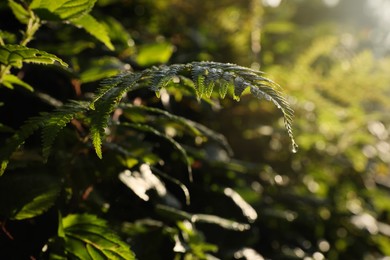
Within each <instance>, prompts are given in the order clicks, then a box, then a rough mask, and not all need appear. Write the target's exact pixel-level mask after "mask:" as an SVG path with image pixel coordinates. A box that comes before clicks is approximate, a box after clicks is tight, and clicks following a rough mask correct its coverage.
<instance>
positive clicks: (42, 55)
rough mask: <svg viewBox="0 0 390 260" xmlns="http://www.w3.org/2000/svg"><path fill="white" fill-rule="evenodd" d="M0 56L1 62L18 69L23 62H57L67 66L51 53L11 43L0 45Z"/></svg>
mask: <svg viewBox="0 0 390 260" xmlns="http://www.w3.org/2000/svg"><path fill="white" fill-rule="evenodd" d="M0 57H1V58H0V63H1V64H3V65H5V66H12V67H16V68H19V69H20V68H21V67H22V65H23V63H38V64H53V63H55V62H59V63H60V64H61V65H62V66H65V67H67V66H68V65H67V64H66V63H65V62H63V61H62V60H61V59H60V58H58V57H56V56H55V55H53V54H49V53H47V52H44V51H40V50H37V49H32V48H27V47H25V46H20V45H13V44H7V45H4V46H0Z"/></svg>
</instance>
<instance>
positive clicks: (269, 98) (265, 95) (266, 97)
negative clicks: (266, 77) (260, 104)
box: [264, 94, 272, 101]
mask: <svg viewBox="0 0 390 260" xmlns="http://www.w3.org/2000/svg"><path fill="white" fill-rule="evenodd" d="M264 98H265V99H266V100H268V101H270V100H271V99H272V98H271V96H270V95H268V94H264Z"/></svg>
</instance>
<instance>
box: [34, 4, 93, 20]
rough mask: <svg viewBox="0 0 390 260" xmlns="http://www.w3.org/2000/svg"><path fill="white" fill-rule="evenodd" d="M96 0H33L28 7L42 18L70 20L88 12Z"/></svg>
mask: <svg viewBox="0 0 390 260" xmlns="http://www.w3.org/2000/svg"><path fill="white" fill-rule="evenodd" d="M95 3H96V0H56V1H53V0H33V1H32V3H31V4H30V8H31V9H33V10H34V12H36V13H37V14H38V16H39V17H40V18H41V19H43V20H49V21H53V20H54V21H55V20H72V19H77V18H80V17H81V16H83V15H86V14H87V13H89V12H90V11H91V10H92V8H93V6H94V5H95Z"/></svg>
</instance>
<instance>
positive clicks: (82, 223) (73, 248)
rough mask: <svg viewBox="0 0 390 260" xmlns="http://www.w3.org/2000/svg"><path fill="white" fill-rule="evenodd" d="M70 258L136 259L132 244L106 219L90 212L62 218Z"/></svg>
mask: <svg viewBox="0 0 390 260" xmlns="http://www.w3.org/2000/svg"><path fill="white" fill-rule="evenodd" d="M62 228H63V230H62V231H61V232H59V233H60V234H61V233H63V236H64V237H63V238H64V240H65V245H64V251H65V253H66V255H67V257H68V258H76V259H92V260H95V259H123V260H132V259H135V255H134V253H133V252H132V251H131V250H130V246H129V245H128V244H126V243H125V242H123V241H122V240H121V239H120V237H119V236H118V235H116V234H115V233H114V232H113V231H112V230H111V229H110V228H108V226H107V223H106V221H104V220H102V219H100V218H98V217H96V216H94V215H89V214H72V215H68V216H67V217H65V218H63V219H62Z"/></svg>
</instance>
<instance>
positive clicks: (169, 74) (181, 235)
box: [0, 0, 297, 259]
mask: <svg viewBox="0 0 390 260" xmlns="http://www.w3.org/2000/svg"><path fill="white" fill-rule="evenodd" d="M95 2H96V1H95V0H62V1H45V0H34V1H32V2H31V3H30V4H27V2H24V1H21V2H20V3H19V2H17V1H13V0H9V1H8V3H9V7H10V8H11V10H12V11H13V13H14V15H15V16H16V18H17V19H18V20H19V21H20V22H21V23H23V24H26V31H25V32H24V34H23V37H22V40H21V41H20V43H19V44H9V43H5V41H4V40H3V37H2V36H4V35H5V34H4V33H2V34H1V35H0V64H1V65H0V84H1V85H2V86H5V87H8V88H11V89H12V88H13V87H14V85H19V86H22V87H24V88H26V89H28V90H29V91H33V87H32V86H31V85H29V84H28V83H26V82H24V81H22V80H21V79H20V78H19V77H17V76H16V75H14V74H13V73H11V72H12V69H14V68H16V69H20V68H22V66H23V64H24V63H38V64H58V63H59V64H60V65H61V66H63V67H64V68H65V67H67V66H68V64H67V63H65V62H64V61H63V60H62V59H60V58H58V57H57V56H55V55H53V54H49V53H47V52H44V51H41V50H38V49H35V48H29V47H27V44H28V43H29V42H30V41H31V40H32V39H33V37H34V35H35V33H36V32H37V31H38V29H39V28H40V26H41V25H43V23H44V22H49V21H50V22H58V21H62V22H67V23H70V24H72V25H75V26H78V27H82V28H84V29H85V30H86V31H87V32H89V33H90V34H92V35H93V36H94V37H96V38H97V39H98V40H99V41H101V42H102V43H103V44H104V45H105V46H106V47H107V48H108V49H110V50H113V49H114V46H113V45H112V44H111V41H110V39H109V37H108V34H107V32H106V31H105V30H104V27H103V26H102V25H101V24H100V23H99V22H97V21H96V20H95V18H93V17H92V16H91V15H90V14H89V13H90V11H91V10H92V8H93V6H94V4H95ZM143 88H149V89H150V90H152V91H155V92H156V95H157V96H159V95H160V94H159V93H160V92H161V91H164V90H166V89H167V90H168V91H169V89H171V88H175V89H178V90H179V91H180V89H183V90H186V91H189V92H190V93H192V94H191V95H193V96H195V97H196V98H197V99H198V100H199V101H201V100H209V99H210V98H214V97H218V96H219V97H220V98H225V96H226V95H227V94H228V93H230V94H231V96H232V97H233V98H234V99H235V100H239V99H240V96H241V95H242V94H243V92H244V91H245V90H247V89H249V90H250V92H251V93H252V94H253V95H254V96H255V97H257V98H260V99H261V98H264V99H266V100H267V101H271V102H272V103H273V104H274V105H275V106H276V107H277V108H278V109H280V111H281V112H282V114H283V117H284V123H285V127H286V129H287V133H288V135H289V137H290V138H291V142H292V150H293V151H295V150H296V148H297V145H296V143H295V141H294V138H293V133H292V126H291V124H292V117H293V111H292V109H291V108H290V106H289V104H288V103H287V101H286V99H285V98H284V97H283V96H282V94H281V93H280V92H279V87H278V85H277V84H276V83H274V82H273V81H271V80H270V79H268V78H266V77H264V75H263V73H262V72H259V71H256V70H252V69H249V68H245V67H242V66H238V65H235V64H226V63H217V62H192V63H187V64H173V65H162V66H156V67H152V68H147V69H144V70H141V71H138V72H123V73H120V74H118V75H117V76H113V77H109V78H106V79H104V80H103V81H102V82H101V86H100V88H99V89H98V90H97V91H96V94H95V96H94V97H93V98H92V100H87V99H85V100H83V101H76V100H72V101H69V102H67V103H65V104H64V105H62V106H59V107H57V108H56V109H54V110H53V111H51V112H41V113H40V114H39V115H38V116H34V117H31V118H29V119H28V120H27V121H26V122H25V123H24V124H23V125H22V126H21V127H20V128H19V130H16V131H15V132H14V134H13V135H12V136H11V137H10V138H9V139H8V140H7V141H6V142H5V144H4V145H3V146H2V147H1V148H0V159H1V168H0V176H1V175H3V174H4V172H5V171H6V169H7V166H8V163H9V161H10V160H12V158H13V155H14V154H15V152H17V151H19V150H18V149H19V148H20V147H21V146H22V145H23V144H24V143H25V142H26V141H27V139H28V138H29V137H31V136H32V135H33V134H34V132H35V131H37V130H38V129H41V130H42V135H41V140H42V161H44V162H47V163H48V164H50V162H51V160H53V161H55V160H56V159H55V158H51V157H49V156H50V154H51V151H52V150H53V146H54V144H55V142H56V139H57V138H58V135H59V133H60V131H61V130H63V129H66V126H67V125H68V124H72V125H73V126H75V129H76V130H77V131H75V132H73V133H72V135H73V136H77V134H78V135H79V136H80V137H83V134H84V130H85V131H89V133H90V134H89V138H85V136H84V138H80V140H81V146H84V147H85V148H86V149H87V150H88V149H89V147H90V144H92V146H93V149H94V151H95V153H96V154H97V157H99V158H100V159H102V158H103V155H104V153H105V152H104V150H108V151H110V152H112V153H113V154H115V155H121V157H120V158H121V159H120V160H117V161H115V163H118V165H115V166H114V165H112V167H115V171H118V172H119V170H120V169H122V170H123V171H122V172H121V173H120V174H119V179H120V180H121V181H122V182H123V183H124V184H125V185H126V186H128V187H129V188H130V189H132V190H133V191H134V193H135V194H137V195H138V196H139V197H140V198H141V199H142V200H145V201H148V200H149V195H148V194H147V191H149V190H155V191H156V192H157V193H158V195H159V196H160V197H161V198H165V197H166V196H168V195H167V193H166V188H165V187H164V184H162V182H161V181H159V178H156V177H155V176H156V175H160V176H162V177H163V178H165V179H167V180H169V181H171V182H173V183H175V184H176V185H178V186H179V187H180V188H181V190H182V191H183V193H184V195H185V200H186V203H187V204H189V203H190V192H189V190H188V188H187V186H186V185H184V184H183V182H182V181H180V180H178V179H177V177H175V176H171V175H170V174H165V173H164V172H162V171H161V170H159V167H158V165H159V163H160V162H161V161H163V158H162V157H161V158H159V156H160V155H159V154H156V153H154V152H152V153H151V154H152V155H151V157H152V159H150V158H149V157H147V156H145V155H139V154H138V155H137V152H136V150H137V149H133V148H132V147H131V145H127V144H126V143H124V142H123V138H121V137H120V135H121V134H119V133H122V134H123V133H125V134H124V136H123V137H125V135H131V136H133V137H134V136H137V137H136V138H134V139H137V138H140V137H141V136H143V135H152V136H156V137H158V138H161V139H162V140H163V142H166V143H168V144H170V145H171V146H172V147H173V148H174V150H175V151H172V155H174V154H175V152H178V155H179V157H180V158H181V159H182V160H183V161H184V164H185V166H186V167H185V168H186V170H187V171H188V174H189V179H190V181H193V177H192V164H193V162H194V160H195V159H196V158H198V157H199V156H198V155H196V152H194V149H192V148H191V147H189V146H188V145H187V144H184V143H182V141H181V140H179V139H180V138H178V136H176V135H175V134H169V133H168V132H167V128H168V126H170V124H174V125H175V128H176V129H177V130H178V131H179V130H180V131H182V132H184V133H186V134H187V135H189V136H192V137H201V139H202V140H206V139H207V140H214V141H217V142H218V143H219V144H220V145H221V146H222V147H223V149H225V150H226V151H227V153H230V147H229V146H228V144H227V142H226V140H225V139H224V137H223V136H221V135H220V134H218V133H216V132H214V131H213V130H211V129H209V128H207V127H205V126H204V125H201V124H198V123H196V122H194V121H192V120H189V119H187V118H185V117H180V116H177V115H174V114H172V113H169V112H168V111H165V110H162V109H159V108H155V107H148V106H139V105H134V104H131V102H128V98H126V96H128V95H129V94H131V93H133V92H136V91H138V90H140V89H143ZM216 89H217V91H216ZM118 114H119V116H118ZM122 114H123V115H122ZM137 114H139V115H140V117H139V118H134V117H135V115H137ZM160 123H161V124H160ZM159 124H160V125H159ZM115 131H117V132H118V134H112V132H115ZM75 133H76V134H75ZM116 138H117V139H119V141H116V140H115V139H116ZM63 140H64V141H65V140H66V138H63ZM73 140H74V139H73ZM130 142H132V141H130ZM145 146H146V147H147V146H151V145H150V144H143V146H142V145H138V148H142V147H145ZM149 148H150V147H149ZM149 148H146V149H145V150H148V149H149ZM195 150H196V149H195ZM61 151H62V150H61ZM67 154H68V155H65V156H64V155H62V154H61V153H60V152H59V151H56V153H55V154H54V156H56V157H57V156H60V157H61V156H63V158H61V160H62V161H64V159H65V158H66V156H70V157H72V151H67ZM108 154H109V153H108ZM148 156H150V155H148ZM156 157H157V159H156ZM118 158H119V157H118ZM92 160H93V159H92ZM118 161H119V162H118ZM111 163H112V162H111ZM16 165H17V164H16ZM27 165H28V164H27ZM18 167H21V168H23V167H22V166H20V165H19V166H17V167H16V168H13V169H11V171H16V172H17V171H18V170H17V169H18ZM137 167H138V168H139V171H137V170H136V169H137ZM15 169H16V170H15ZM94 169H95V171H97V172H99V169H98V168H94ZM128 169H131V170H132V172H130V171H128ZM44 172H45V171H44ZM59 174H60V177H59V179H57V177H58V176H56V177H54V176H48V175H47V174H45V173H36V174H34V176H28V175H25V174H24V173H23V172H22V173H19V174H16V175H15V176H13V175H8V174H5V175H4V176H2V177H1V178H2V179H1V182H0V186H1V188H2V189H0V190H1V192H0V195H1V197H2V198H4V196H6V195H7V194H8V193H11V194H12V192H11V189H13V187H16V189H18V188H19V189H27V190H25V191H24V193H23V194H19V195H17V196H15V197H14V198H13V199H11V200H10V201H7V202H5V201H2V204H3V205H2V208H1V211H0V215H1V216H2V217H3V218H4V219H5V220H6V219H9V220H25V219H31V218H36V217H38V216H40V215H42V214H43V213H45V212H47V211H49V210H50V209H51V208H52V207H53V205H56V208H58V230H57V234H56V235H54V236H53V237H52V238H51V239H50V240H49V241H48V242H47V243H45V247H44V250H43V251H44V253H45V252H49V253H48V254H49V255H50V256H51V257H67V256H68V257H69V256H72V257H76V258H80V259H86V258H89V257H90V258H92V259H95V258H99V257H100V258H101V257H108V258H114V257H115V258H120V259H133V258H134V253H133V252H132V251H131V250H130V249H129V246H128V245H127V244H126V243H125V242H123V241H122V240H121V237H119V236H118V235H116V234H115V232H114V231H112V230H111V229H110V228H109V227H108V225H107V223H106V222H107V221H105V220H103V219H102V218H99V217H97V216H95V214H92V213H93V211H91V210H82V209H79V210H78V211H79V212H80V211H81V213H80V214H73V212H72V211H71V210H69V209H68V208H67V207H64V208H65V209H64V208H62V209H61V205H59V203H58V200H59V197H60V194H61V193H62V192H64V190H66V185H64V182H66V181H65V180H67V179H69V178H70V179H72V178H75V177H74V176H73V177H71V176H70V175H71V174H69V173H67V174H64V175H62V176H61V171H59ZM99 174H100V173H99ZM99 174H98V175H99ZM105 178H106V177H105ZM67 181H69V180H67ZM72 182H77V179H74V180H72ZM134 182H138V184H139V183H140V182H142V185H143V186H144V188H145V190H143V191H139V190H138V191H137V188H135V186H134V185H133V184H134ZM13 185H14V186H13ZM28 185H32V187H31V188H30V189H29V188H27V187H28ZM67 185H68V184H67ZM75 186H77V185H75ZM138 188H139V187H138ZM73 189H75V190H76V188H73ZM227 191H229V192H227V195H226V196H231V197H232V198H233V197H234V198H235V199H233V200H234V202H235V204H237V206H238V207H240V208H241V209H242V210H243V212H244V213H245V212H248V208H249V209H251V208H250V206H249V205H247V204H245V203H244V202H243V200H242V199H241V198H240V197H239V195H238V193H235V192H234V191H233V190H231V189H229V190H227ZM88 194H89V193H88V192H87V193H85V195H83V197H84V196H85V197H88ZM229 194H230V195H229ZM65 197H66V196H65ZM237 197H239V198H240V199H237ZM64 201H65V202H62V203H65V204H66V203H67V202H69V201H67V200H66V199H64ZM167 201H168V199H167ZM173 201H176V200H173ZM175 203H177V202H175ZM175 203H173V204H174V205H176V204H175ZM171 204H172V199H171V202H170V203H167V202H166V203H165V204H164V203H157V204H156V206H155V208H156V212H158V213H159V214H162V215H168V216H169V217H170V218H173V219H174V220H175V221H176V225H177V227H176V228H175V229H172V228H170V227H168V225H166V224H161V226H162V227H164V228H165V230H166V232H168V233H169V235H170V237H171V238H172V240H173V241H174V243H175V248H174V250H173V251H175V252H178V253H186V254H187V253H188V254H192V255H194V256H196V257H199V258H201V259H203V258H206V257H207V254H208V252H214V251H216V247H215V246H213V245H211V244H208V243H206V242H205V241H204V238H203V237H202V236H201V235H200V233H198V232H197V231H196V228H195V227H194V224H195V223H197V222H204V223H211V224H216V225H219V226H221V227H223V228H225V229H231V230H237V231H243V230H246V229H248V227H249V225H248V224H245V223H240V222H236V221H234V220H230V219H225V218H222V217H219V216H215V215H211V214H196V213H189V212H185V211H183V210H181V209H180V207H179V206H177V205H176V206H172V205H171ZM102 207H103V208H102V209H101V210H100V213H104V212H106V211H107V209H104V204H103V206H102ZM252 210H253V209H252ZM64 213H65V214H67V213H68V214H67V215H66V216H64V217H62V214H64ZM102 215H104V214H102ZM244 215H245V216H246V217H247V219H248V220H249V221H253V220H254V219H253V218H254V217H253V214H252V215H250V214H249V215H248V214H244ZM134 225H135V224H134ZM159 225H160V224H159ZM2 228H3V230H4V232H5V233H6V234H8V232H7V231H6V227H5V221H2ZM8 237H9V238H10V239H12V234H8ZM183 245H185V246H183Z"/></svg>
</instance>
